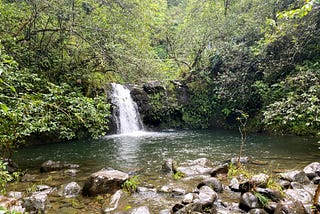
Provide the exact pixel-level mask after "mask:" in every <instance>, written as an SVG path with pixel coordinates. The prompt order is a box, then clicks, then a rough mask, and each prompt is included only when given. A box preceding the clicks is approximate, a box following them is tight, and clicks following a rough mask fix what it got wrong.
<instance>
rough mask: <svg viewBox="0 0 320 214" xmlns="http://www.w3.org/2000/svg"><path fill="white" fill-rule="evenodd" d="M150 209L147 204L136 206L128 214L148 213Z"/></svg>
mask: <svg viewBox="0 0 320 214" xmlns="http://www.w3.org/2000/svg"><path fill="white" fill-rule="evenodd" d="M150 213H151V212H150V210H149V208H148V207H147V206H142V207H138V208H134V209H133V210H132V211H130V212H129V214H150Z"/></svg>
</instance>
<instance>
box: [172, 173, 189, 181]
mask: <svg viewBox="0 0 320 214" xmlns="http://www.w3.org/2000/svg"><path fill="white" fill-rule="evenodd" d="M185 176H186V175H185V174H184V173H183V172H181V171H177V172H176V173H174V174H173V178H174V179H176V180H179V179H181V178H184V177H185Z"/></svg>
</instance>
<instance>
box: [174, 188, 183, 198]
mask: <svg viewBox="0 0 320 214" xmlns="http://www.w3.org/2000/svg"><path fill="white" fill-rule="evenodd" d="M172 194H173V195H176V196H179V195H185V194H186V190H184V189H181V188H173V189H172Z"/></svg>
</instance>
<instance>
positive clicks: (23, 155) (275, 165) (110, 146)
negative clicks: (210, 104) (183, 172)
mask: <svg viewBox="0 0 320 214" xmlns="http://www.w3.org/2000/svg"><path fill="white" fill-rule="evenodd" d="M240 142H241V138H240V134H239V133H238V132H232V131H224V130H215V131H166V132H136V133H132V134H130V135H112V136H106V137H103V138H101V139H99V140H81V141H75V142H65V143H59V144H47V145H35V146H30V147H27V148H21V149H19V150H18V151H17V153H15V155H14V160H15V161H16V162H17V163H18V164H19V165H20V167H21V168H22V169H28V172H29V173H31V174H33V175H36V177H35V179H33V180H31V181H30V182H22V183H17V184H13V185H12V186H10V187H9V190H16V191H25V190H26V189H28V188H30V187H32V186H33V185H35V184H47V185H49V186H52V187H57V188H58V189H59V188H60V187H61V185H65V184H67V183H68V182H71V181H76V182H78V183H79V184H80V186H81V185H83V184H84V181H85V180H86V178H87V177H88V176H89V175H90V174H91V173H92V172H96V171H98V170H100V169H102V168H108V167H110V168H114V169H117V170H122V171H124V172H134V173H136V174H137V175H139V181H140V182H141V185H145V184H148V186H152V187H154V188H157V189H158V188H159V187H161V186H163V185H168V184H169V183H174V184H175V185H178V186H179V185H183V187H182V188H185V189H186V190H188V191H192V190H193V189H194V187H195V186H196V185H197V182H199V181H197V180H194V181H190V182H189V183H188V182H187V181H179V180H175V179H173V178H171V177H170V176H166V175H164V174H163V173H161V165H162V163H163V162H164V160H166V159H167V158H173V159H175V160H176V161H177V162H178V163H182V162H186V161H187V160H194V159H198V158H208V159H209V160H211V161H212V162H213V163H214V164H217V165H218V164H220V163H222V162H224V161H226V160H229V159H230V158H232V157H235V156H237V155H238V153H239V148H240ZM319 146H320V143H319V139H316V138H305V137H294V136H292V137H290V136H269V135H261V134H249V135H248V139H247V143H246V145H245V147H244V152H243V156H248V157H250V158H251V159H253V160H256V161H260V162H265V163H267V164H266V165H263V166H261V165H251V167H255V168H256V169H258V170H261V171H266V170H267V171H268V170H269V171H271V170H275V169H279V170H283V169H302V168H303V167H304V166H306V165H307V164H309V163H311V162H314V161H319V159H320V150H319ZM47 160H55V161H58V160H62V161H66V162H69V163H74V164H79V165H80V168H79V170H80V171H79V172H78V174H77V175H76V176H67V175H65V174H63V173H62V172H49V173H39V169H40V166H41V164H42V163H43V162H45V161H47ZM223 197H225V198H223V200H230V201H232V200H235V199H234V198H236V200H238V199H237V198H238V196H236V197H234V196H232V195H230V194H229V195H228V194H227V195H226V196H223ZM108 200H109V199H105V201H108ZM179 201H181V199H180V198H176V197H172V196H171V195H170V194H168V195H166V194H161V193H160V194H153V193H152V196H148V197H145V196H144V195H139V196H138V197H135V196H133V197H131V196H128V198H124V199H123V200H122V201H121V202H120V205H119V208H118V211H123V210H125V209H126V207H128V206H130V207H131V206H132V207H137V206H141V205H147V206H148V207H149V208H150V209H151V210H152V211H153V212H154V213H159V211H160V210H162V209H167V208H170V207H172V206H173V205H174V204H175V203H177V202H179ZM104 203H105V202H102V203H98V202H97V199H95V198H87V197H82V196H81V195H80V196H78V197H77V198H75V199H72V200H71V201H66V199H64V198H62V197H55V196H50V204H51V206H50V209H49V210H48V213H50V214H51V213H101V207H103V204H104Z"/></svg>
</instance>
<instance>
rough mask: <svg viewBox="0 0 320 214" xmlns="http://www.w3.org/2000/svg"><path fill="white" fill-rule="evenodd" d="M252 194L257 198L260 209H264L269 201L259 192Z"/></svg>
mask: <svg viewBox="0 0 320 214" xmlns="http://www.w3.org/2000/svg"><path fill="white" fill-rule="evenodd" d="M253 194H254V195H255V196H256V197H257V199H258V201H259V202H260V203H261V204H262V207H265V206H266V205H267V204H268V203H269V202H270V199H269V198H268V197H266V196H265V195H263V194H261V193H259V192H253Z"/></svg>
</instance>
